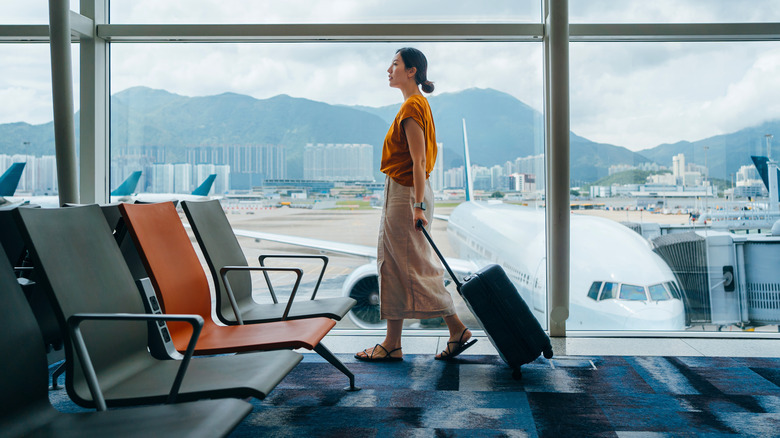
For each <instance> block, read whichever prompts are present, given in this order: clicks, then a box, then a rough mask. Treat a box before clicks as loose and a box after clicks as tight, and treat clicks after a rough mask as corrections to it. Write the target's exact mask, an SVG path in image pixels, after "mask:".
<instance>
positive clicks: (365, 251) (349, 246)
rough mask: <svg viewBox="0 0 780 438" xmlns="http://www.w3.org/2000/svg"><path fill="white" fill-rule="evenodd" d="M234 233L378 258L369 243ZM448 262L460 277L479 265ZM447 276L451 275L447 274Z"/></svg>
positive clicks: (475, 269)
mask: <svg viewBox="0 0 780 438" xmlns="http://www.w3.org/2000/svg"><path fill="white" fill-rule="evenodd" d="M233 233H235V235H236V236H241V237H249V238H251V239H259V240H268V241H270V242H278V243H285V244H288V245H294V246H300V247H303V248H310V249H316V250H319V251H322V252H330V253H336V254H345V255H351V256H357V257H366V258H369V259H374V260H375V259H376V247H373V246H367V245H358V244H353V243H344V242H333V241H329V240H321V239H312V238H308V237H298V236H290V235H285V234H274V233H265V232H262V231H249V230H241V229H237V228H234V229H233ZM447 263H448V264H449V265H450V267H451V268H452V270H453V271H454V272H455V274H456V275H457V276H458V277H459V278H463V277H464V276H466V275H469V274H473V273H474V272H476V271H477V270H478V269H479V267H478V266H477V265H475V264H474V263H473V262H470V261H468V260H461V259H456V258H453V257H448V258H447ZM445 276H447V277H448V276H449V275H448V274H445Z"/></svg>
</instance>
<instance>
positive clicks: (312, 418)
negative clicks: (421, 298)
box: [51, 354, 780, 438]
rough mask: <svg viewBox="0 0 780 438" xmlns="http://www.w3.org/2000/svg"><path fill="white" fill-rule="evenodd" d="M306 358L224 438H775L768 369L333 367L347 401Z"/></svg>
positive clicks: (609, 363)
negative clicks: (351, 380) (352, 386)
mask: <svg viewBox="0 0 780 438" xmlns="http://www.w3.org/2000/svg"><path fill="white" fill-rule="evenodd" d="M305 356H306V358H305V359H304V361H303V362H302V363H301V364H300V365H299V366H298V367H296V369H295V370H294V371H293V372H292V373H291V374H290V375H289V376H288V377H287V378H286V379H285V380H284V381H283V382H282V383H281V384H280V385H279V386H278V387H277V388H276V389H275V390H274V391H273V392H272V393H271V395H270V396H269V397H268V398H267V399H266V400H263V401H258V400H253V401H252V403H253V404H254V406H255V409H254V410H253V411H252V413H251V414H250V415H249V416H248V417H247V418H246V419H245V420H244V421H243V422H242V423H241V424H240V425H239V426H238V428H236V429H235V431H234V432H233V433H232V434H231V437H320V436H327V437H330V436H332V437H350V438H351V437H434V436H436V437H449V436H452V437H483V436H484V437H494V436H506V437H525V436H529V437H535V436H539V437H580V436H617V437H639V436H642V437H648V436H649V437H685V436H697V437H699V436H710V437H727V436H757V437H768V436H780V359H775V358H769V359H767V358H712V357H613V356H604V357H581V356H580V357H556V358H554V359H552V360H546V359H543V358H540V359H538V360H537V361H536V362H534V363H531V364H528V365H525V366H523V379H522V380H521V381H515V380H513V379H512V377H511V372H510V370H509V369H508V368H507V367H506V366H505V365H504V364H503V362H501V360H500V358H498V357H497V356H463V358H462V359H459V360H458V361H457V362H454V363H445V362H439V361H434V360H432V357H431V356H427V355H426V356H415V355H407V356H406V357H405V360H404V361H403V362H399V363H384V364H380V363H363V362H358V361H355V360H354V359H352V358H351V356H350V355H339V356H340V358H342V360H343V361H344V362H345V363H346V364H347V366H348V367H349V368H350V369H351V370H352V371H353V372H354V373H355V374H356V376H357V384H358V386H360V387H362V388H363V389H362V390H361V391H358V392H347V391H344V389H343V388H345V387H346V386H347V380H346V378H345V377H344V376H343V375H342V374H341V373H339V372H338V371H336V370H335V369H334V368H333V367H331V366H330V365H329V364H327V363H325V362H324V361H323V360H321V359H320V358H319V357H318V356H317V355H314V354H306V355H305ZM51 393H52V399H53V403H55V405H56V406H58V407H59V408H61V409H63V410H70V409H72V407H71V406H68V405H69V403H70V402H69V401H68V400H67V398H66V397H67V396H64V390H61V391H52V392H51ZM63 396H64V397H63Z"/></svg>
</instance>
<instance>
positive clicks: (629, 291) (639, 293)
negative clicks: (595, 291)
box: [620, 284, 647, 301]
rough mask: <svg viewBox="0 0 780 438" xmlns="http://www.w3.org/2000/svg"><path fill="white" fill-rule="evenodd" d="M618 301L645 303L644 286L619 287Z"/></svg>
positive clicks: (628, 285)
mask: <svg viewBox="0 0 780 438" xmlns="http://www.w3.org/2000/svg"><path fill="white" fill-rule="evenodd" d="M620 299H621V300H628V301H646V300H647V295H646V294H645V288H644V286H635V285H633V284H622V285H620Z"/></svg>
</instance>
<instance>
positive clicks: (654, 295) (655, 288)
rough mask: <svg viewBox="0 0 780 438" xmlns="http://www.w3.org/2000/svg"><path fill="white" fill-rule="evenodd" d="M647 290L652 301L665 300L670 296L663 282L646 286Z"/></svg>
mask: <svg viewBox="0 0 780 438" xmlns="http://www.w3.org/2000/svg"><path fill="white" fill-rule="evenodd" d="M647 291H648V292H650V299H651V300H653V301H666V300H669V299H671V298H672V297H671V296H670V295H669V291H667V290H666V286H664V285H663V284H654V285H652V286H650V287H648V288H647Z"/></svg>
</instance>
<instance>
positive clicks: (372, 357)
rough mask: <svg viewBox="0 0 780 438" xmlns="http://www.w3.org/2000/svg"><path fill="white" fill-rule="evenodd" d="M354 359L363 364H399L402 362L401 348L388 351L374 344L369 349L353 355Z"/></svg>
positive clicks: (382, 346) (380, 345)
mask: <svg viewBox="0 0 780 438" xmlns="http://www.w3.org/2000/svg"><path fill="white" fill-rule="evenodd" d="M355 359H357V360H362V361H365V362H400V361H402V360H404V355H403V352H402V351H401V347H398V348H394V349H391V350H388V349H387V348H385V346H384V345H382V344H376V345H374V347H373V348H371V349H368V348H367V349H365V350H363V351H360V352H357V353H355Z"/></svg>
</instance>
